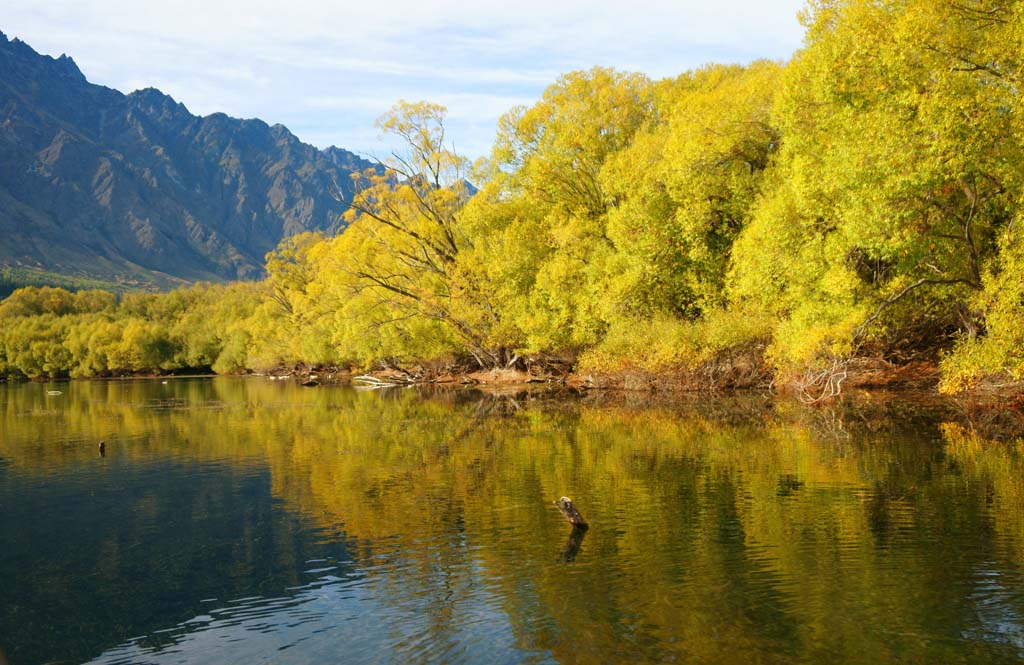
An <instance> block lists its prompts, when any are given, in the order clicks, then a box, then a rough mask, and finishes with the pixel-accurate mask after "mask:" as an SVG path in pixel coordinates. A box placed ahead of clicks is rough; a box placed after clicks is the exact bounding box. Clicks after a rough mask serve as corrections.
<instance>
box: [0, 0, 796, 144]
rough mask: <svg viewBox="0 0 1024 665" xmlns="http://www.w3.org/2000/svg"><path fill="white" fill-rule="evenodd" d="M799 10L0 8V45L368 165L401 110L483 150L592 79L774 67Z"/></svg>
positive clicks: (645, 6)
mask: <svg viewBox="0 0 1024 665" xmlns="http://www.w3.org/2000/svg"><path fill="white" fill-rule="evenodd" d="M802 6H803V0H717V2H708V1H707V0H633V1H632V2H624V1H622V0H619V1H617V2H605V1H604V0H589V1H587V0H506V1H505V2H491V1H490V0H476V1H475V2H464V1H459V0H419V1H416V0H361V1H360V2H358V3H355V2H350V1H349V0H338V1H335V2H328V1H326V0H287V1H281V0H274V1H272V2H266V1H263V0H255V1H253V0H249V1H247V2H238V1H235V0H231V1H226V2H216V1H214V0H206V1H193V0H185V1H177V0H165V1H163V2H153V1H152V0H4V2H3V3H2V5H0V31H3V32H4V33H6V34H7V36H8V38H12V39H13V38H15V37H17V38H19V39H21V40H23V41H25V42H27V43H28V44H29V45H30V46H32V47H33V48H34V49H35V50H36V51H38V52H40V53H44V54H47V55H52V56H54V57H56V56H59V55H60V54H62V53H66V54H67V55H69V56H71V57H72V58H74V59H75V62H77V63H78V66H79V68H80V69H81V70H82V71H83V73H84V74H85V75H86V77H87V78H88V79H89V80H90V81H92V82H94V83H99V84H101V85H106V86H109V87H111V88H116V89H118V90H121V91H122V92H126V93H127V92H131V91H132V90H137V89H140V88H146V87H155V88H159V89H160V90H162V91H163V92H165V93H167V94H169V95H171V96H172V97H174V98H175V100H177V101H179V102H182V103H184V104H185V106H187V107H188V109H189V110H190V111H191V112H192V113H195V114H197V115H207V114H210V113H214V112H223V113H227V114H228V115H231V116H235V117H241V118H260V119H262V120H264V121H266V122H268V123H270V124H275V123H282V124H284V125H286V126H287V127H288V128H289V129H290V130H291V131H292V132H293V133H294V134H296V135H297V136H298V137H299V138H300V139H302V140H303V141H305V142H307V143H311V144H313V145H315V146H317V147H320V148H324V147H327V146H329V145H337V146H339V147H342V148H346V149H349V150H352V151H354V152H358V153H360V154H364V155H367V156H371V157H378V158H379V157H383V156H385V155H386V154H387V152H388V150H389V144H388V143H387V142H381V140H380V136H379V132H378V131H377V129H376V128H375V127H374V125H373V122H374V120H375V119H376V118H377V117H379V116H380V115H381V114H383V113H385V112H386V111H387V110H388V109H389V108H390V107H391V105H392V104H394V103H395V102H396V101H398V100H399V99H405V100H408V101H419V100H427V101H431V102H437V103H440V104H443V105H445V106H446V107H447V108H448V119H447V121H446V123H445V124H446V130H447V136H449V137H452V142H453V143H454V148H455V150H456V151H457V152H459V153H461V154H463V155H466V156H468V157H470V158H476V157H480V156H482V155H485V154H487V153H488V152H489V148H490V145H491V143H492V142H493V140H494V136H495V132H496V127H497V122H498V118H500V117H501V115H502V114H504V113H505V112H506V111H508V110H509V109H511V108H512V107H513V106H516V105H519V104H525V105H530V104H532V103H534V102H536V101H537V100H538V99H539V98H540V96H541V95H542V94H543V92H544V89H545V88H546V87H548V86H549V85H551V84H552V83H554V82H555V80H556V79H557V78H558V76H559V75H560V74H564V73H566V72H570V71H573V70H578V69H588V68H590V67H593V66H603V67H614V68H616V69H619V70H623V71H638V72H643V73H645V74H647V75H648V76H650V77H652V78H656V79H657V78H663V77H667V76H676V75H678V74H681V73H683V72H685V71H687V70H690V69H694V68H696V67H699V66H701V65H703V64H706V63H709V62H719V63H747V62H750V61H752V60H755V59H758V58H770V59H774V60H786V59H788V58H789V57H790V56H791V55H792V54H793V52H794V51H795V50H796V49H798V48H799V47H800V44H801V40H802V38H803V29H802V28H801V26H800V24H799V22H798V20H797V13H798V12H799V11H800V9H801V8H802Z"/></svg>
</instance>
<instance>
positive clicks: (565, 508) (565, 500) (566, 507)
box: [555, 496, 590, 529]
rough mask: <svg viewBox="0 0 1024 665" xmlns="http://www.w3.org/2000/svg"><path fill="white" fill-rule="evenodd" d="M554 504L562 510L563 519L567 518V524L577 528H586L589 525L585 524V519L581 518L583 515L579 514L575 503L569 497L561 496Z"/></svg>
mask: <svg viewBox="0 0 1024 665" xmlns="http://www.w3.org/2000/svg"><path fill="white" fill-rule="evenodd" d="M555 505H556V506H558V509H559V510H560V511H562V515H564V516H565V519H567V520H569V524H572V525H573V526H574V527H576V528H579V529H586V528H588V527H589V526H590V525H589V524H587V520H585V519H583V515H580V511H579V510H577V509H576V504H574V503H573V502H572V499H570V498H569V497H567V496H563V497H562V498H561V499H559V500H558V501H555Z"/></svg>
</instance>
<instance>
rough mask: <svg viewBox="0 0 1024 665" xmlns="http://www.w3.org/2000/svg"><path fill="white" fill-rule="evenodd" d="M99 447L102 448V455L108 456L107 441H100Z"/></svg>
mask: <svg viewBox="0 0 1024 665" xmlns="http://www.w3.org/2000/svg"><path fill="white" fill-rule="evenodd" d="M99 449H100V457H106V456H107V442H106V441H100V445H99Z"/></svg>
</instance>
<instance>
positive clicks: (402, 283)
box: [317, 101, 502, 365]
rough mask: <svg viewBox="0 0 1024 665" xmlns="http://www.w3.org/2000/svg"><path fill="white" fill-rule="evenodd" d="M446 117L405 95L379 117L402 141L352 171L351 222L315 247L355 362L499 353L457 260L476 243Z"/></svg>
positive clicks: (463, 164)
mask: <svg viewBox="0 0 1024 665" xmlns="http://www.w3.org/2000/svg"><path fill="white" fill-rule="evenodd" d="M445 115H446V110H445V108H444V107H443V106H439V105H437V104H430V103H426V102H418V103H409V102H404V101H402V102H399V103H398V104H396V105H395V106H394V107H393V108H392V109H391V110H390V112H389V113H387V114H386V115H384V116H382V117H381V118H380V119H379V120H378V121H377V127H378V128H379V129H380V130H381V131H382V132H383V133H384V134H386V135H390V136H393V137H397V138H398V139H400V145H401V147H400V149H398V150H395V151H394V152H392V153H391V155H390V156H389V157H388V158H386V159H385V160H383V161H382V162H381V163H380V164H379V165H378V167H377V168H370V169H367V170H366V171H364V172H362V173H359V174H355V175H354V178H355V180H356V185H357V187H356V194H355V196H354V198H353V200H352V201H351V203H350V209H349V211H348V212H347V213H346V220H347V221H348V222H349V227H348V229H347V230H346V231H345V233H344V234H342V235H341V236H339V237H338V238H336V239H334V240H332V241H331V242H330V243H329V245H328V246H327V247H326V248H325V249H324V250H323V251H320V252H319V254H318V259H317V260H318V262H319V277H318V279H320V280H321V281H325V282H326V289H327V290H329V291H333V292H334V293H336V294H339V296H340V297H339V298H338V301H339V306H338V310H337V316H336V323H337V326H338V332H337V335H336V341H337V343H338V344H339V345H340V346H341V347H343V348H346V349H352V351H353V354H354V355H355V356H356V357H357V358H359V359H363V360H367V359H372V358H382V357H389V356H392V357H393V356H398V357H402V356H405V357H409V356H412V357H417V358H422V357H428V356H431V355H435V354H437V353H441V352H444V351H468V352H469V353H471V354H473V355H474V356H475V357H476V358H477V360H478V361H479V362H480V364H481V365H491V364H495V363H497V362H499V361H501V360H502V359H501V358H500V357H497V356H496V355H495V354H494V353H493V350H492V349H491V348H490V347H489V345H488V343H487V341H486V329H485V327H483V326H481V325H479V324H480V320H479V317H478V316H477V315H476V311H475V304H474V302H475V300H474V297H473V295H472V293H470V291H471V284H469V283H468V282H467V280H465V279H464V277H463V272H462V271H461V270H460V266H459V256H460V254H461V253H462V252H464V251H465V250H467V249H470V248H471V247H472V246H473V243H472V242H471V241H470V239H469V237H468V236H467V235H466V233H465V232H464V231H463V228H462V226H461V224H460V220H459V215H460V211H461V210H462V208H463V206H464V205H465V204H466V201H467V200H468V199H469V198H470V195H471V190H470V186H469V184H468V181H467V179H466V178H467V173H468V170H469V163H468V161H467V160H466V159H465V158H464V157H462V156H460V155H458V154H456V153H455V152H454V150H453V149H451V148H450V147H449V145H448V144H447V142H446V137H445V127H444V120H445Z"/></svg>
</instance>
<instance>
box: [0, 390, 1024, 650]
mask: <svg viewBox="0 0 1024 665" xmlns="http://www.w3.org/2000/svg"><path fill="white" fill-rule="evenodd" d="M53 389H54V387H52V386H44V385H15V386H8V387H6V388H0V421H2V425H3V438H2V442H0V533H2V534H3V539H4V541H5V547H4V548H3V549H2V550H0V587H2V588H4V589H5V593H4V595H5V597H6V598H7V599H8V602H5V603H4V604H3V605H2V606H0V648H4V649H6V652H7V654H8V656H9V657H10V658H11V662H13V663H34V662H48V661H51V660H65V661H72V662H82V661H89V660H93V661H95V662H103V663H115V662H116V663H120V662H133V663H138V662H153V663H163V662H170V661H174V662H211V661H216V662H239V663H242V662H246V663H248V662H254V661H260V660H263V661H273V662H322V661H331V660H338V659H343V658H348V659H350V660H358V661H382V662H390V661H403V662H404V661H408V660H432V661H444V662H453V661H481V660H483V661H487V662H521V661H529V662H534V661H559V662H607V661H608V660H612V659H614V660H626V661H631V662H635V661H645V660H653V661H666V660H695V661H698V662H740V661H758V662H794V661H805V662H820V661H826V660H829V661H845V662H886V661H898V660H911V661H927V662H1016V661H1018V660H1019V659H1020V658H1021V657H1024V640H1022V636H1024V575H1022V563H1024V559H1022V556H1024V473H1022V472H1024V468H1022V467H1024V465H1022V459H1024V455H1022V453H1024V444H1022V443H1021V441H1020V440H1019V439H1012V438H1011V439H1010V440H1008V441H1000V442H996V441H992V440H988V439H985V438H984V437H981V436H978V435H977V434H975V433H972V430H971V428H970V427H969V424H968V423H966V422H965V421H963V419H962V418H960V417H959V416H957V415H956V414H955V413H951V412H950V411H948V410H946V409H944V408H939V407H924V408H922V406H921V405H920V404H919V403H912V402H906V401H900V400H885V399H882V400H877V401H876V402H875V403H866V404H861V405H858V406H856V407H848V408H844V409H832V410H823V409H815V410H808V409H804V408H802V407H799V406H797V405H793V404H788V403H785V402H780V403H772V402H766V401H765V400H764V399H763V398H757V397H750V398H742V399H730V400H726V399H722V400H707V399H704V400H701V401H698V402H695V403H692V404H685V403H684V404H677V405H673V406H671V407H663V408H653V407H648V406H639V405H628V404H621V403H613V404H600V403H596V402H594V401H580V400H564V399H557V398H555V397H552V396H549V395H545V394H536V395H532V396H520V397H519V398H516V399H514V400H513V399H508V398H506V397H491V396H484V395H480V394H475V393H465V392H441V393H438V394H435V395H422V394H420V393H418V392H416V391H413V390H397V391H391V392H356V391H352V390H348V389H342V388H337V389H334V388H319V389H307V388H301V387H299V386H295V385H291V384H284V383H276V382H275V383H270V382H265V381H261V380H257V379H253V380H237V379H216V380H212V381H211V380H170V381H169V382H168V383H167V384H166V385H165V384H161V383H159V382H155V381H154V382H147V381H128V382H85V383H71V384H62V385H61V386H59V389H60V390H61V391H62V393H63V394H62V395H60V396H52V395H47V390H53ZM99 441H105V446H104V450H103V451H102V452H104V453H105V454H104V455H102V456H101V455H100V449H99V448H98V442H99ZM562 495H567V496H571V497H573V498H574V499H575V500H576V501H577V503H578V505H579V506H580V508H581V510H582V511H583V512H584V514H585V516H586V518H587V519H588V521H590V523H591V524H592V527H591V529H590V530H589V531H588V532H586V537H585V538H583V536H582V532H580V533H576V532H573V531H572V529H571V528H570V527H569V525H568V524H567V523H566V522H565V520H564V519H563V518H562V517H561V515H560V514H559V513H558V511H557V509H556V508H554V506H553V505H552V503H551V502H552V500H553V499H554V498H557V497H559V496H562ZM214 654H216V655H214Z"/></svg>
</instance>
